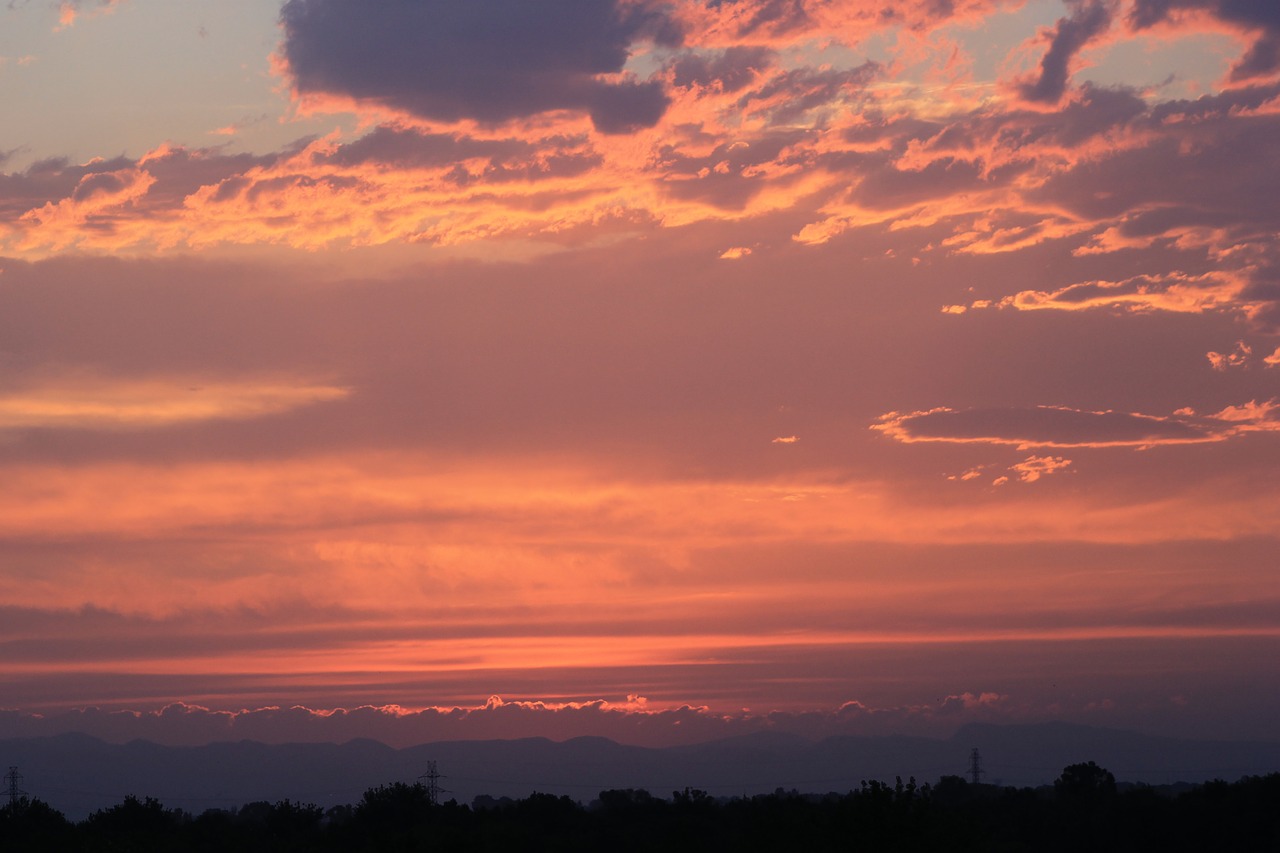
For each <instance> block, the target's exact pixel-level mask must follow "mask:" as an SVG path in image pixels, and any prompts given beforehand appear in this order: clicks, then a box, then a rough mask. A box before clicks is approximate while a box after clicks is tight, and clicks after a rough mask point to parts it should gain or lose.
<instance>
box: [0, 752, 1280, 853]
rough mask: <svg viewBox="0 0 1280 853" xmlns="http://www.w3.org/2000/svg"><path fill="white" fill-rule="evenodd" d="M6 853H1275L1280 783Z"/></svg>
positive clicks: (754, 807) (561, 801)
mask: <svg viewBox="0 0 1280 853" xmlns="http://www.w3.org/2000/svg"><path fill="white" fill-rule="evenodd" d="M0 850H15V851H16V850H22V851H59V853H74V851H175V853H176V851H183V853H186V851H235V853H253V851H420V850H421V851H427V850H432V851H434V850H445V851H450V850H458V851H468V850H474V851H487V850H494V851H503V853H509V851H539V850H546V851H557V853H559V851H598V850H609V851H630V850H635V851H653V850H664V851H666V850H700V851H708V850H734V851H738V850H744V851H748V850H762V851H763V850H767V851H790V850H798V851H826V850H848V851H881V850H884V851H917V850H920V851H983V852H984V853H987V851H992V853H999V851H1113V850H1114V851H1146V850H1151V851H1161V853H1167V851H1197V853H1204V851H1232V853H1236V851H1280V773H1275V774H1271V775H1268V776H1261V777H1246V778H1245V779H1242V780H1240V781H1238V782H1234V783H1227V782H1210V783H1207V784H1204V785H1197V786H1187V787H1186V789H1185V790H1181V791H1174V790H1170V789H1156V788H1150V787H1146V786H1140V785H1139V786H1125V787H1124V788H1123V789H1122V790H1118V789H1117V786H1116V783H1115V779H1114V778H1113V777H1112V775H1111V774H1110V773H1109V772H1107V771H1106V770H1104V769H1102V768H1100V767H1098V766H1097V765H1095V764H1093V763H1092V762H1090V763H1088V764H1075V765H1072V766H1070V767H1068V768H1066V769H1065V770H1064V771H1063V774H1062V776H1061V777H1060V778H1059V779H1058V781H1057V782H1055V783H1054V785H1053V787H1052V788H1049V787H1045V788H1040V789H1034V790H1033V789H1030V788H1023V789H1015V788H999V787H996V786H993V785H971V784H968V783H966V782H965V780H963V779H961V778H959V777H956V776H947V777H944V778H943V779H942V780H941V781H940V782H939V783H938V784H937V785H927V784H926V785H922V786H917V785H916V783H915V780H910V781H908V782H905V783H904V782H902V781H901V780H898V781H897V783H896V784H894V785H886V784H883V783H880V782H863V783H862V786H861V788H860V789H859V790H855V791H851V792H848V793H844V794H834V793H833V794H822V795H814V794H803V795H802V794H798V793H796V792H794V791H793V792H785V791H782V790H778V791H776V792H775V793H773V794H769V795H762V796H755V797H749V798H732V799H716V798H713V797H710V796H708V795H707V794H705V793H703V792H701V791H695V790H688V789H686V790H684V791H679V792H675V793H674V794H673V795H672V796H671V798H670V799H664V798H661V797H655V796H653V795H651V794H649V793H648V792H646V791H643V790H614V791H604V792H602V793H601V794H600V796H599V798H598V799H596V800H595V801H594V802H592V803H590V804H589V805H585V806H584V805H581V804H579V803H577V802H574V801H573V800H570V799H569V798H568V797H556V796H552V795H550V794H533V795H531V796H529V797H527V798H525V799H522V800H509V799H506V798H503V799H502V800H494V799H493V798H490V797H479V798H477V799H476V801H475V802H474V803H473V804H472V805H471V806H465V805H459V804H457V803H455V802H452V801H450V802H447V803H440V804H434V803H432V802H431V800H430V796H429V793H428V790H427V788H425V787H424V786H422V785H405V784H402V783H395V784H391V785H385V786H381V787H378V788H374V789H371V790H369V791H366V792H365V794H364V797H363V798H362V799H361V800H360V802H359V803H357V804H355V805H354V806H335V807H333V808H330V809H328V810H325V809H321V808H319V807H317V806H313V805H304V804H299V803H294V802H290V801H288V800H284V801H281V802H278V803H265V802H262V803H250V804H248V805H246V806H243V807H241V808H240V809H238V810H235V811H223V810H210V811H206V812H204V813H203V814H200V815H191V814H187V813H185V812H183V811H181V810H179V809H168V808H165V807H164V805H163V804H162V803H160V802H159V801H157V800H154V799H152V798H150V797H148V798H145V799H137V798H135V797H127V798H126V799H125V801H124V802H122V803H120V804H119V805H116V806H112V807H111V808H108V809H103V810H100V811H97V812H94V813H93V814H92V815H90V816H89V817H88V818H87V819H85V820H84V821H81V822H79V823H72V822H70V821H68V820H67V819H66V818H65V817H64V816H63V815H62V814H60V813H59V812H57V811H56V810H54V809H52V808H50V807H49V806H48V805H46V804H44V803H42V802H41V801H39V800H27V799H23V800H19V801H18V802H16V803H13V804H10V805H7V806H5V807H4V808H3V809H0Z"/></svg>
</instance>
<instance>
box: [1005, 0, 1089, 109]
mask: <svg viewBox="0 0 1280 853" xmlns="http://www.w3.org/2000/svg"><path fill="white" fill-rule="evenodd" d="M1072 6H1073V8H1072V12H1071V16H1070V17H1067V18H1060V19H1058V24H1057V26H1056V27H1055V28H1054V31H1053V39H1052V41H1051V42H1050V43H1049V50H1048V51H1047V52H1046V53H1045V55H1044V57H1043V58H1042V59H1041V60H1040V75H1039V77H1038V78H1037V79H1036V80H1034V81H1032V82H1029V83H1025V84H1023V85H1022V86H1021V87H1020V90H1021V92H1022V96H1023V97H1024V98H1026V99H1027V100H1029V101H1036V102H1039V103H1045V104H1054V103H1057V102H1058V99H1059V98H1061V97H1062V93H1063V92H1065V91H1066V88H1067V81H1068V80H1069V79H1070V77H1071V60H1072V59H1074V58H1075V56H1076V54H1078V53H1079V52H1080V51H1081V50H1082V49H1083V48H1084V46H1085V45H1087V44H1088V43H1089V42H1090V41H1091V40H1093V39H1094V38H1096V37H1097V36H1099V35H1101V34H1102V33H1104V32H1106V30H1107V28H1108V27H1110V26H1111V4H1110V3H1107V2H1099V0H1093V2H1080V0H1076V2H1074V3H1072Z"/></svg>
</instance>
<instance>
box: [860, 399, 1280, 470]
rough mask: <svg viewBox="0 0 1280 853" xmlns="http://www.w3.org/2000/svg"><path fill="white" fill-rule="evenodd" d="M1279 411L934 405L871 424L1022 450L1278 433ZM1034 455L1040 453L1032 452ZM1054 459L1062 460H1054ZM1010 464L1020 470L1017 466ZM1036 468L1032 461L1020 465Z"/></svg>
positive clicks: (916, 435)
mask: <svg viewBox="0 0 1280 853" xmlns="http://www.w3.org/2000/svg"><path fill="white" fill-rule="evenodd" d="M1278 411H1280V402H1278V401H1276V400H1270V401H1267V402H1263V403H1259V402H1257V401H1253V402H1250V403H1247V404H1245V405H1243V406H1229V407H1227V408H1225V409H1223V410H1221V411H1219V412H1217V413H1216V414H1212V415H1196V414H1195V412H1193V411H1191V410H1188V409H1183V410H1180V411H1178V412H1175V413H1174V414H1172V415H1164V416H1159V415H1145V414H1138V413H1124V412H1113V411H1101V412H1091V411H1084V410H1080V409H1071V408H1067V407H1062V406H1036V407H1034V408H1007V409H968V410H957V409H949V408H937V409H930V410H927V411H918V412H910V413H907V414H902V413H899V412H890V413H888V414H886V415H882V416H881V417H880V419H879V421H878V422H877V423H875V424H873V425H872V427H871V428H872V429H874V430H878V431H880V432H882V433H884V434H885V435H887V436H889V437H890V438H893V439H894V440H896V441H900V442H904V443H908V444H911V443H915V442H948V443H957V444H967V443H974V444H1008V445H1014V446H1016V447H1018V448H1020V449H1026V448H1032V447H1130V448H1140V449H1142V448H1149V447H1157V446H1161V445H1179V444H1203V443H1207V442H1218V441H1227V440H1229V439H1232V438H1236V437H1238V436H1240V435H1243V434H1245V433H1249V432H1273V431H1278V430H1280V417H1278V416H1277V412H1278ZM1035 458H1037V457H1032V459H1035ZM1030 461H1031V460H1028V462H1030ZM1059 462H1061V463H1062V464H1058V463H1059ZM1023 464H1024V465H1026V464H1027V463H1023ZM1040 464H1041V465H1042V466H1043V465H1046V464H1047V463H1045V462H1044V460H1043V459H1042V461H1041V463H1040ZM1068 464H1070V460H1058V461H1057V462H1054V464H1053V466H1050V468H1051V469H1052V468H1053V467H1064V466H1065V465H1068ZM1015 469H1017V470H1020V471H1024V469H1020V468H1018V466H1015ZM1034 469H1035V466H1034V465H1033V466H1031V467H1030V468H1026V469H1025V471H1031V470H1034ZM1041 473H1047V472H1046V471H1042V472H1041Z"/></svg>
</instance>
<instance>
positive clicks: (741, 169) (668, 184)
mask: <svg viewBox="0 0 1280 853" xmlns="http://www.w3.org/2000/svg"><path fill="white" fill-rule="evenodd" d="M809 136H811V134H809V133H808V132H806V131H791V132H786V133H781V132H779V133H773V134H770V135H768V136H765V137H763V138H760V139H756V140H754V141H753V142H750V143H747V142H725V143H721V144H720V145H717V146H716V147H715V149H714V150H712V151H711V153H709V154H707V155H705V156H699V157H689V156H685V155H683V154H681V153H680V150H679V148H678V147H677V146H667V147H664V148H663V150H662V152H661V156H662V160H661V167H662V169H663V172H664V178H665V183H664V184H663V188H664V189H665V190H666V192H668V193H669V194H670V195H671V196H672V197H674V198H680V199H689V200H692V199H696V200H698V201H704V202H708V203H710V204H714V205H716V206H717V207H720V208H725V209H731V210H740V209H742V208H743V207H744V206H745V205H746V204H747V202H749V201H750V200H751V198H752V197H754V196H755V195H756V193H758V192H759V191H760V190H762V189H764V187H765V186H766V181H765V180H764V178H763V177H762V176H761V174H760V173H759V171H757V170H758V167H760V166H763V165H766V164H771V163H776V162H779V161H780V160H783V159H785V155H784V151H785V150H786V149H787V147H788V146H791V145H794V144H796V143H799V142H801V141H803V140H804V139H806V138H807V137H809Z"/></svg>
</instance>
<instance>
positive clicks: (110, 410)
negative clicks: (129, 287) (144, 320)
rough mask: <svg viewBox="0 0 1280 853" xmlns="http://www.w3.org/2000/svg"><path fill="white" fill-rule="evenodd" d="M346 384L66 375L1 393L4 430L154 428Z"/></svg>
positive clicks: (225, 415)
mask: <svg viewBox="0 0 1280 853" xmlns="http://www.w3.org/2000/svg"><path fill="white" fill-rule="evenodd" d="M349 393H350V390H349V389H347V388H341V387H336V386H330V385H309V384H295V383H289V382H278V381H277V382H265V383H219V382H204V381H202V380H200V379H198V378H192V377H188V378H184V379H176V380H175V379H168V380H159V379H157V380H151V381H123V382H121V381H112V380H110V379H104V378H100V377H88V376H79V377H65V378H62V379H57V380H54V381H52V382H45V383H43V384H41V385H40V386H38V387H35V388H32V389H30V390H27V391H15V392H10V393H8V394H0V430H4V429H29V428H51V429H149V428H155V427H163V426H169V425H173V424H179V423H186V422H193V421H206V420H224V419H225V420H243V419H248V418H257V417H262V416H264V415H272V414H278V413H280V412H286V411H289V410H291V409H295V408H298V407H299V406H307V405H312V404H315V403H321V402H332V401H335V400H341V399H343V398H344V397H346V396H347V395H348V394H349Z"/></svg>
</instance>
